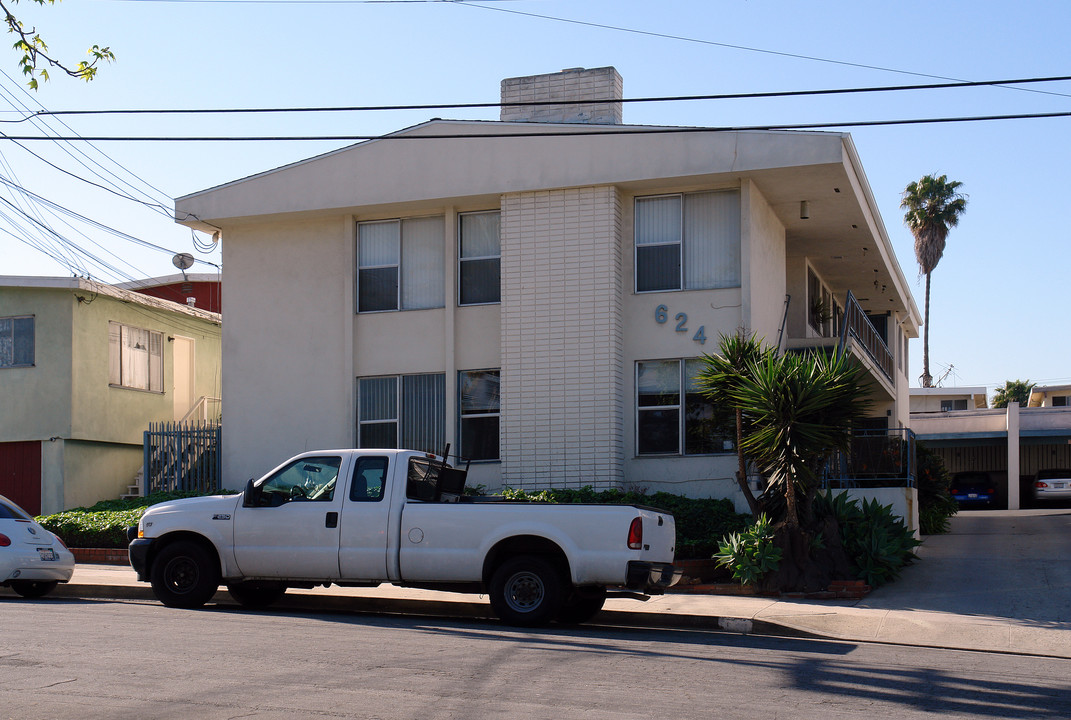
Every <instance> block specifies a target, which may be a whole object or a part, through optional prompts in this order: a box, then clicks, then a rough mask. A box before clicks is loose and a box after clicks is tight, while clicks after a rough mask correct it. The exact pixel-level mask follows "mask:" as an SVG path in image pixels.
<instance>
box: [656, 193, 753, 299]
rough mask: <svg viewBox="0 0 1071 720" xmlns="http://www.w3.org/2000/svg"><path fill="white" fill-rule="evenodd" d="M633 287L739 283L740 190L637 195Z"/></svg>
mask: <svg viewBox="0 0 1071 720" xmlns="http://www.w3.org/2000/svg"><path fill="white" fill-rule="evenodd" d="M635 237H636V254H635V268H636V269H635V279H636V292H663V291H667V290H709V289H714V288H727V287H739V286H740V193H739V191H736V190H726V191H718V192H701V193H682V194H675V195H658V196H651V197H639V198H636V204H635Z"/></svg>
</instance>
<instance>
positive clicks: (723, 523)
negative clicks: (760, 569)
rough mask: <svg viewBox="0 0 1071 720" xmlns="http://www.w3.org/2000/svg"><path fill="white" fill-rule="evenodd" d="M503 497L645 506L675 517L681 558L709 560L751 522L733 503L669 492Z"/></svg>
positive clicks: (588, 490) (547, 493)
mask: <svg viewBox="0 0 1071 720" xmlns="http://www.w3.org/2000/svg"><path fill="white" fill-rule="evenodd" d="M502 495H503V496H504V497H505V498H507V499H509V500H527V501H530V502H559V503H609V504H612V505H646V506H648V507H655V508H658V509H660V510H663V511H664V512H667V513H670V514H671V515H673V520H674V523H675V525H676V528H677V552H676V555H677V557H678V558H709V557H711V556H712V555H713V554H714V553H715V552H717V550H718V546H719V544H720V543H719V541H720V540H721V538H723V537H725V536H726V535H727V534H728V533H731V532H739V531H740V530H743V529H744V528H746V527H747V525H748V523H749V522H750V521H751V516H750V515H742V514H740V513H738V512H736V510H735V509H734V507H733V503H732V501H730V500H725V499H712V498H705V499H699V498H686V497H684V496H682V495H674V494H672V493H667V492H656V493H654V494H652V495H648V494H646V493H642V492H625V491H622V490H604V491H596V490H594V489H592V488H591V487H584V488H581V489H579V490H575V489H563V488H558V489H552V490H541V491H539V492H535V493H529V492H526V491H524V490H512V489H509V488H506V489H504V490H503V491H502Z"/></svg>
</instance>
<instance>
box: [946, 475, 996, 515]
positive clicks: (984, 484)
mask: <svg viewBox="0 0 1071 720" xmlns="http://www.w3.org/2000/svg"><path fill="white" fill-rule="evenodd" d="M949 492H950V493H951V494H952V498H953V499H954V500H955V501H956V502H957V503H959V506H960V507H961V508H968V507H975V508H991V507H995V506H996V504H997V488H996V485H995V484H994V483H993V481H992V479H991V478H990V477H989V473H987V472H978V471H969V472H958V473H956V474H955V475H953V476H952V485H951V486H950V488H949Z"/></svg>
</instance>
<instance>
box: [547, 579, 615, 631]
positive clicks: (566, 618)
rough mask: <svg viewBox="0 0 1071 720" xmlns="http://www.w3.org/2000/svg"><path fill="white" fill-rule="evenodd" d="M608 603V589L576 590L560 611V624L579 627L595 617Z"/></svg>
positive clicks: (558, 618)
mask: <svg viewBox="0 0 1071 720" xmlns="http://www.w3.org/2000/svg"><path fill="white" fill-rule="evenodd" d="M605 603H606V588H604V587H599V588H584V589H583V590H582V591H581V590H575V591H574V592H573V594H572V596H570V598H569V599H568V600H566V601H565V603H564V604H562V607H561V610H559V611H558V617H557V620H558V622H560V623H562V624H564V625H579V624H580V623H585V622H587V621H588V620H590V619H591V618H593V617H595V615H596V614H598V612H599V611H600V610H602V606H603V605H604V604H605Z"/></svg>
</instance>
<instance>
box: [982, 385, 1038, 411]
mask: <svg viewBox="0 0 1071 720" xmlns="http://www.w3.org/2000/svg"><path fill="white" fill-rule="evenodd" d="M1035 385H1037V383H1032V382H1030V381H1029V380H1008V381H1006V382H1005V383H1004V385H1003V386H1001V387H998V388H997V391H996V394H995V395H993V407H995V408H1006V407H1008V403H1012V402H1017V403H1019V405H1020V406H1021V407H1026V404H1027V403H1028V402H1030V391H1031V390H1033V389H1034V386H1035Z"/></svg>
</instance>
